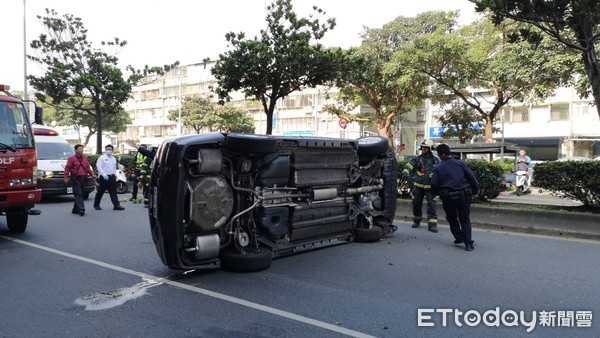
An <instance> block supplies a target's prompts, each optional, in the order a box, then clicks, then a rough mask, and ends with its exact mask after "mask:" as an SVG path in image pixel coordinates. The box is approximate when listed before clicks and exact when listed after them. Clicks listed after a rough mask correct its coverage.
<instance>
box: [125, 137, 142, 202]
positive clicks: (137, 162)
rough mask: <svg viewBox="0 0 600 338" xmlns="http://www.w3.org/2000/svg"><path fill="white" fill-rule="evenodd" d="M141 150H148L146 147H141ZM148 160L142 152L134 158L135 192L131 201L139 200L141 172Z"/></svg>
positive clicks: (132, 193)
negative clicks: (145, 161)
mask: <svg viewBox="0 0 600 338" xmlns="http://www.w3.org/2000/svg"><path fill="white" fill-rule="evenodd" d="M140 147H141V148H146V147H145V146H143V145H142V146H140ZM145 159H146V156H145V155H144V154H142V153H141V152H139V151H138V152H137V154H136V155H135V156H134V157H133V161H132V162H133V168H134V169H133V191H132V192H131V198H130V199H129V200H130V201H134V200H137V193H138V185H139V183H140V182H141V175H140V171H141V170H142V167H143V166H144V160H145Z"/></svg>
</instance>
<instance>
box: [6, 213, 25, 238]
mask: <svg viewBox="0 0 600 338" xmlns="http://www.w3.org/2000/svg"><path fill="white" fill-rule="evenodd" d="M28 219H29V215H28V214H26V213H18V214H8V215H6V225H7V226H8V230H9V231H10V232H12V233H13V234H20V233H22V232H25V229H27V220H28Z"/></svg>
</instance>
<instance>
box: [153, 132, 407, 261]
mask: <svg viewBox="0 0 600 338" xmlns="http://www.w3.org/2000/svg"><path fill="white" fill-rule="evenodd" d="M396 176H397V163H396V160H395V157H394V153H393V151H392V150H391V149H390V148H389V145H388V142H387V140H386V139H385V138H383V137H364V138H360V139H358V140H347V139H331V138H320V137H287V136H269V135H250V134H221V133H211V134H203V135H191V136H182V137H178V138H175V139H171V140H167V141H165V142H164V143H163V144H162V145H161V147H160V148H159V150H158V152H157V154H156V157H155V158H154V161H153V168H152V175H151V180H150V205H149V209H148V210H149V218H150V228H151V232H152V239H153V241H154V244H155V246H156V250H157V252H158V254H159V256H160V258H161V260H162V262H163V263H164V264H165V265H166V266H168V267H169V268H172V269H195V268H199V267H202V266H206V265H207V264H209V265H210V264H215V265H216V264H218V263H220V266H221V267H222V268H224V269H227V270H231V271H256V270H261V269H266V268H268V267H269V266H270V265H271V260H272V259H273V257H280V256H284V255H288V254H293V253H296V252H299V251H303V250H309V249H314V248H320V247H325V246H330V245H335V244H340V243H345V242H351V241H357V242H374V241H378V240H380V239H381V238H382V236H384V235H385V234H389V233H392V232H394V231H395V230H396V227H395V226H394V225H393V224H392V221H393V219H394V214H395V212H396Z"/></svg>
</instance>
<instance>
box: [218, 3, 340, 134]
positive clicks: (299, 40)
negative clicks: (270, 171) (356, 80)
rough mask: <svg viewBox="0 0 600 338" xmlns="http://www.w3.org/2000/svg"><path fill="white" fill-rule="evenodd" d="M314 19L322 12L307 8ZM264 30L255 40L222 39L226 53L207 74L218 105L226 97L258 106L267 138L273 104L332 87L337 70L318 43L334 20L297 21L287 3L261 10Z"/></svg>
mask: <svg viewBox="0 0 600 338" xmlns="http://www.w3.org/2000/svg"><path fill="white" fill-rule="evenodd" d="M313 9H314V11H315V12H316V13H313V15H315V14H324V12H323V11H322V10H321V9H319V8H317V7H313ZM267 12H268V14H267V17H266V21H267V28H266V29H263V30H261V31H260V37H254V39H251V40H250V39H246V38H245V36H244V33H239V34H235V33H233V32H231V33H228V34H227V35H225V39H226V40H227V41H228V42H229V44H230V46H231V47H232V49H231V50H229V51H227V52H225V53H224V54H220V55H219V60H218V61H217V63H216V65H215V66H214V67H213V68H212V70H211V72H212V74H213V75H214V76H215V78H216V79H217V83H218V86H217V88H216V93H217V94H218V95H219V99H220V100H221V102H224V101H226V100H229V99H230V98H229V94H230V93H231V92H232V91H237V90H241V91H242V92H243V93H244V94H245V96H246V98H254V99H256V100H258V101H260V103H261V105H262V107H263V110H264V112H265V114H266V116H267V134H271V133H272V131H273V113H274V111H275V104H276V103H277V100H278V99H281V98H283V97H285V96H287V95H289V94H290V93H292V92H294V91H298V90H300V89H302V88H305V87H315V86H317V85H320V84H323V83H326V82H328V81H332V80H334V79H336V78H337V77H338V72H339V70H340V68H341V67H342V66H343V60H342V52H341V50H340V49H325V48H323V47H322V46H321V45H320V44H315V45H311V41H312V40H320V39H321V38H322V37H323V36H324V35H325V33H326V32H327V31H329V30H330V29H333V27H334V26H335V20H334V19H328V20H326V22H324V23H321V22H320V21H319V20H318V19H312V16H311V19H306V18H298V17H297V16H296V14H295V13H294V12H293V10H292V4H291V0H275V2H273V3H272V4H270V5H269V6H268V7H267Z"/></svg>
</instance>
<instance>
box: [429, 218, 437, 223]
mask: <svg viewBox="0 0 600 338" xmlns="http://www.w3.org/2000/svg"><path fill="white" fill-rule="evenodd" d="M427 223H437V219H435V218H433V219H428V220H427Z"/></svg>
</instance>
